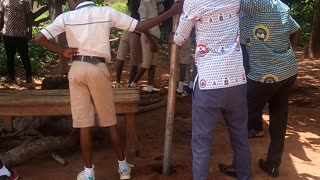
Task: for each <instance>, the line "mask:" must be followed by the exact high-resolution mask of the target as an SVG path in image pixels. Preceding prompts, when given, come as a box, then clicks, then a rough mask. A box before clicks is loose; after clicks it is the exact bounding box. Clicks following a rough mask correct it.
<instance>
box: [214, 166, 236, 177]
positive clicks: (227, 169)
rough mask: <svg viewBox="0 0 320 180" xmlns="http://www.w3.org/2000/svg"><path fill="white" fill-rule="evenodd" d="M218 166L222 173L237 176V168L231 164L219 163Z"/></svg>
mask: <svg viewBox="0 0 320 180" xmlns="http://www.w3.org/2000/svg"><path fill="white" fill-rule="evenodd" d="M218 167H219V170H220V171H221V172H222V173H223V174H225V175H227V176H231V177H233V178H237V170H236V168H235V167H234V166H233V165H225V164H219V165H218Z"/></svg>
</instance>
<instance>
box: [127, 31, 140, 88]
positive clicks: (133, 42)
mask: <svg viewBox="0 0 320 180" xmlns="http://www.w3.org/2000/svg"><path fill="white" fill-rule="evenodd" d="M140 38H141V35H140V34H137V33H132V35H131V38H130V65H131V70H130V75H129V82H128V85H130V84H131V82H132V81H133V79H134V78H135V77H136V75H137V72H138V65H139V63H140V62H141V56H142V50H141V40H140Z"/></svg>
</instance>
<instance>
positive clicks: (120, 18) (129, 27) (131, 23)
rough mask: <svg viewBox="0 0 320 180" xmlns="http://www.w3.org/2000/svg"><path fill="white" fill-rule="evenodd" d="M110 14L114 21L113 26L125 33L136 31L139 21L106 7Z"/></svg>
mask: <svg viewBox="0 0 320 180" xmlns="http://www.w3.org/2000/svg"><path fill="white" fill-rule="evenodd" d="M106 8H107V10H108V11H111V12H110V17H111V21H112V26H113V27H115V28H118V29H122V30H125V31H129V32H133V31H134V30H135V29H136V26H137V24H138V20H136V19H134V18H132V17H130V16H128V15H126V14H124V13H122V12H119V11H117V10H115V9H112V8H109V7H106Z"/></svg>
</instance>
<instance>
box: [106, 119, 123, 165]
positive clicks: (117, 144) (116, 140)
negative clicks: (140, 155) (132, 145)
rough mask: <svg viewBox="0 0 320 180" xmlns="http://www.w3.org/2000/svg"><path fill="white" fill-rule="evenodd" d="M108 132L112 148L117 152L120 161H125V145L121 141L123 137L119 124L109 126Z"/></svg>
mask: <svg viewBox="0 0 320 180" xmlns="http://www.w3.org/2000/svg"><path fill="white" fill-rule="evenodd" d="M108 132H109V136H110V140H111V144H112V149H113V151H114V153H115V154H116V156H117V158H118V160H119V161H123V160H124V159H125V158H124V157H125V156H124V151H123V146H122V142H121V137H120V135H119V132H118V129H117V126H116V125H114V126H109V127H108Z"/></svg>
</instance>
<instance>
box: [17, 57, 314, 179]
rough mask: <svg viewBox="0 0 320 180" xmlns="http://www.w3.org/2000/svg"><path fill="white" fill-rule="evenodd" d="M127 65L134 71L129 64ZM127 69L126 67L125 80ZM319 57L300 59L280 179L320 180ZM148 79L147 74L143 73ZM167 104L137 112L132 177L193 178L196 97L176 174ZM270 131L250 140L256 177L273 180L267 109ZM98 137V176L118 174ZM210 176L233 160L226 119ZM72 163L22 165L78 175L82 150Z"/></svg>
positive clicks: (187, 103)
mask: <svg viewBox="0 0 320 180" xmlns="http://www.w3.org/2000/svg"><path fill="white" fill-rule="evenodd" d="M125 70H129V68H128V67H126V68H125ZM168 73H169V72H168V62H167V61H165V62H160V65H159V68H158V69H157V77H158V78H157V83H158V85H157V87H158V88H159V89H161V90H162V91H165V89H166V87H167V84H168V77H169V75H168ZM127 74H128V72H127V71H125V76H124V78H123V79H126V76H127ZM319 75H320V60H300V74H299V78H298V81H297V83H296V85H295V86H294V88H293V90H292V93H291V98H290V106H289V125H288V131H287V138H286V145H285V151H284V154H283V158H282V165H281V167H280V177H279V178H278V179H280V180H282V179H283V180H295V179H301V180H320V119H319V115H320V111H319V105H320V89H319V87H320V86H319V84H320V78H319ZM144 78H145V77H144ZM165 115H166V108H165V107H164V108H160V109H157V110H154V111H151V112H147V113H143V114H138V115H137V120H136V127H137V132H138V137H139V140H140V145H141V149H140V150H141V155H140V156H139V158H137V159H136V161H135V162H134V165H135V168H133V179H136V180H174V179H177V180H189V179H192V153H191V141H190V139H191V97H184V98H179V99H178V100H177V104H176V118H175V123H174V137H173V155H172V167H173V168H174V171H173V174H172V175H171V176H167V177H165V176H162V175H161V166H162V157H163V144H164V132H165V120H166V117H165ZM263 118H264V121H265V134H266V136H265V137H264V138H261V139H254V140H250V144H251V151H252V174H253V177H252V179H254V180H268V179H271V178H269V177H268V176H267V175H266V174H265V173H263V172H262V171H261V170H260V169H259V168H258V165H257V161H258V159H259V158H265V157H266V153H267V149H268V145H269V134H268V118H269V116H268V113H267V111H266V112H265V115H264V117H263ZM103 137H104V136H103V135H101V134H100V135H99V137H96V138H95V143H94V164H95V166H96V168H95V172H96V179H97V180H113V179H118V173H117V169H116V168H117V162H116V158H115V156H114V155H113V153H112V151H111V148H110V146H109V144H108V142H107V140H106V139H107V138H103ZM213 147H214V148H213V153H212V160H211V161H212V162H211V168H210V179H217V180H228V179H231V178H230V177H227V176H224V175H223V174H222V173H220V172H219V171H218V168H217V165H218V163H221V162H223V163H229V162H231V160H232V152H231V147H230V142H229V138H228V133H227V131H226V128H225V126H224V123H223V121H222V120H221V122H220V124H219V126H218V128H217V129H216V132H215V141H214V144H213ZM62 156H63V158H65V160H67V162H68V165H67V166H61V165H60V164H58V163H57V162H55V161H54V160H53V159H52V158H51V157H50V155H49V154H43V155H40V156H39V157H37V158H34V159H32V160H30V161H28V162H26V163H24V164H21V165H19V166H17V167H16V168H17V170H18V171H19V173H20V175H21V179H23V180H42V179H46V180H71V179H76V176H77V174H78V173H79V171H81V170H82V168H83V165H82V161H81V154H80V150H79V149H78V150H76V151H74V152H69V153H67V154H63V155H62Z"/></svg>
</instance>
